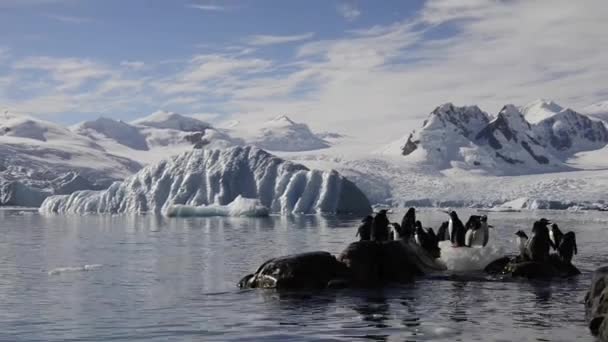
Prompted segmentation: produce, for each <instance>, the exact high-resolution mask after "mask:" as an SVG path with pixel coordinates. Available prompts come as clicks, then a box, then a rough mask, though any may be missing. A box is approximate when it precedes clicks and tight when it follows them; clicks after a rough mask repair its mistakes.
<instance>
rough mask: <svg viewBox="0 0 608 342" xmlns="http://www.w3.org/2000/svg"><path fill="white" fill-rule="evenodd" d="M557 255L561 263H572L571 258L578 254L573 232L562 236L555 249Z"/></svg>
mask: <svg viewBox="0 0 608 342" xmlns="http://www.w3.org/2000/svg"><path fill="white" fill-rule="evenodd" d="M557 254H559V258H560V259H561V260H562V261H563V262H567V263H571V262H572V256H573V255H575V254H578V249H577V248H576V235H575V234H574V232H567V233H566V234H564V236H563V237H562V239H561V243H560V245H559V247H558V249H557Z"/></svg>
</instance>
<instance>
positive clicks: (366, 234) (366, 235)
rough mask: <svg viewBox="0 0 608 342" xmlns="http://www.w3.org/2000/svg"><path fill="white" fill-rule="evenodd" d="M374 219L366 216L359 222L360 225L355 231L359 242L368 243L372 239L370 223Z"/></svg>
mask: <svg viewBox="0 0 608 342" xmlns="http://www.w3.org/2000/svg"><path fill="white" fill-rule="evenodd" d="M373 221H374V218H373V217H371V216H370V215H367V216H366V217H365V218H364V219H363V220H361V224H360V225H359V228H358V229H357V235H355V236H359V238H360V239H361V241H369V240H371V238H372V222H373Z"/></svg>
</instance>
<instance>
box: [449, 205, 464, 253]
mask: <svg viewBox="0 0 608 342" xmlns="http://www.w3.org/2000/svg"><path fill="white" fill-rule="evenodd" d="M448 232H449V234H450V241H452V246H454V247H462V246H464V245H465V244H464V242H465V241H464V240H465V235H466V229H465V227H464V225H463V224H462V221H460V219H459V218H458V214H456V212H455V211H453V210H452V211H451V212H450V221H449V223H448Z"/></svg>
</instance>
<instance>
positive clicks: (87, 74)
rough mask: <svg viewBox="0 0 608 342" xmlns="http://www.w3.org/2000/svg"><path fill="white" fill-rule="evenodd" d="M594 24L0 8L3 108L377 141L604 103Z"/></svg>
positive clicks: (487, 9) (190, 4) (265, 5)
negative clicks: (481, 112)
mask: <svg viewBox="0 0 608 342" xmlns="http://www.w3.org/2000/svg"><path fill="white" fill-rule="evenodd" d="M606 17H608V4H607V2H606V1H604V0H588V1H582V2H572V1H566V0H522V1H518V0H428V1H397V0H393V1H374V0H368V1H364V0H359V1H342V0H336V1H330V0H327V1H321V0H315V1H270V0H258V1H203V0H187V1H182V0H174V1H168V0H165V1H163V0H129V1H118V0H104V1H101V0H99V1H94V0H0V107H2V109H4V110H10V111H12V112H17V113H27V114H32V115H37V116H43V117H46V118H47V119H50V120H54V121H60V122H64V123H74V122H77V121H82V120H86V119H92V118H95V117H97V116H99V115H104V116H109V117H113V118H120V119H124V120H130V119H134V118H136V117H139V116H142V115H146V114H148V113H150V112H152V111H155V110H158V109H165V110H171V111H177V112H181V113H184V114H196V115H199V116H200V117H202V118H206V119H208V120H212V121H222V120H226V119H234V118H237V119H239V120H242V121H247V120H264V119H266V118H269V117H273V116H276V115H277V114H288V115H289V116H290V117H292V118H294V119H296V120H297V121H304V122H307V123H309V124H310V125H311V126H313V128H318V129H322V128H325V127H327V126H328V125H331V126H339V127H340V128H341V129H338V130H341V131H346V132H348V133H354V134H361V133H364V134H367V133H368V134H371V135H374V136H386V135H387V134H386V132H387V131H388V132H390V134H394V135H398V134H404V133H406V132H407V131H408V129H407V127H400V126H399V125H395V124H394V122H402V123H403V125H405V126H407V125H409V124H411V123H412V122H417V121H419V120H420V118H423V117H424V116H425V115H426V113H428V112H430V111H431V110H432V109H433V108H434V107H435V106H437V105H439V104H441V103H444V102H454V103H455V104H458V105H465V104H479V105H480V106H481V107H482V108H483V109H485V110H487V111H489V112H491V113H492V112H495V111H497V110H498V109H500V106H502V105H503V104H505V103H515V104H518V105H519V104H525V103H526V102H529V101H532V100H534V99H536V98H550V99H554V100H556V101H558V102H560V103H562V104H564V105H566V106H572V107H575V108H581V107H583V106H585V105H589V104H591V103H594V102H596V101H601V100H605V99H606V98H608V89H607V88H606V87H605V80H606V79H608V65H607V62H606V61H607V60H608V51H607V49H608V48H607V47H608V37H607V36H608V35H606V34H605V32H606V29H607V28H608V27H607V24H606V23H605V22H606V21H605V18H606ZM371 123H373V125H372V126H370V125H369V124H371ZM370 127H373V128H370ZM400 131H403V132H400Z"/></svg>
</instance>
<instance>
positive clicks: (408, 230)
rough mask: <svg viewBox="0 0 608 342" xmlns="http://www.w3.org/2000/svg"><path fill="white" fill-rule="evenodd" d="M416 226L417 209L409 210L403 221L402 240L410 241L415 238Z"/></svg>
mask: <svg viewBox="0 0 608 342" xmlns="http://www.w3.org/2000/svg"><path fill="white" fill-rule="evenodd" d="M415 224H416V209H414V208H409V209H408V210H407V213H405V215H404V216H403V220H401V237H400V238H401V239H403V240H406V241H407V240H409V239H410V238H411V237H413V236H414V232H415V229H416V227H415Z"/></svg>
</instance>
